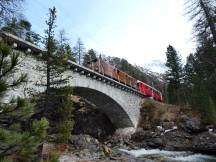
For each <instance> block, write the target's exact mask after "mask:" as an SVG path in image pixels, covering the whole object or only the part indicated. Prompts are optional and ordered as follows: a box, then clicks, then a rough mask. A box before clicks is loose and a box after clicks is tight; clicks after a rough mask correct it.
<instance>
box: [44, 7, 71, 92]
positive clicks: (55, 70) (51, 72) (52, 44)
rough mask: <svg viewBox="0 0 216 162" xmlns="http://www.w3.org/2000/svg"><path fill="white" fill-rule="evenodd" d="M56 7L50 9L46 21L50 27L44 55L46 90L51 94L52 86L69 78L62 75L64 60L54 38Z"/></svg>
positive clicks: (63, 82) (60, 83)
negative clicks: (58, 51)
mask: <svg viewBox="0 0 216 162" xmlns="http://www.w3.org/2000/svg"><path fill="white" fill-rule="evenodd" d="M55 22H56V8H55V7H53V8H52V9H51V8H50V9H49V18H48V20H47V21H46V24H47V26H48V29H47V30H46V31H45V34H46V38H45V42H46V49H47V52H46V54H45V55H44V57H45V60H46V72H45V73H46V84H45V85H46V92H47V94H49V91H50V89H51V88H54V87H57V86H60V85H62V84H65V83H67V81H68V78H66V77H64V76H63V75H62V73H63V71H64V70H65V68H64V67H63V66H62V60H61V58H60V57H59V56H58V54H59V53H57V41H56V40H55V38H54V36H55V35H54V29H55V27H56V25H55Z"/></svg>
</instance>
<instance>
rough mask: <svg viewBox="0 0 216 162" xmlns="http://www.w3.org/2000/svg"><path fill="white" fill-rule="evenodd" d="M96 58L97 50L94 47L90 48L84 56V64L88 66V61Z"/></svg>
mask: <svg viewBox="0 0 216 162" xmlns="http://www.w3.org/2000/svg"><path fill="white" fill-rule="evenodd" d="M96 58H97V56H96V52H95V51H94V50H93V49H90V50H88V52H87V53H86V54H85V55H84V57H83V65H84V66H86V67H87V66H88V62H89V61H91V60H94V59H96Z"/></svg>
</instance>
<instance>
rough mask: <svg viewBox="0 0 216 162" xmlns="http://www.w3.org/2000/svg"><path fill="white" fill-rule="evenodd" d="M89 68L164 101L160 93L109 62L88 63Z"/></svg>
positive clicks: (98, 60) (95, 60) (94, 61)
mask: <svg viewBox="0 0 216 162" xmlns="http://www.w3.org/2000/svg"><path fill="white" fill-rule="evenodd" d="M88 67H89V68H90V69H92V70H94V71H97V72H99V73H101V74H103V75H105V76H107V77H110V78H112V79H114V80H116V81H118V82H121V83H123V84H125V85H127V86H130V87H132V88H134V89H137V90H138V91H139V92H141V93H142V94H144V95H145V96H147V97H151V98H152V99H154V100H157V101H162V93H161V92H160V91H158V90H157V89H155V88H153V87H151V86H150V85H148V84H146V83H144V82H142V81H139V80H137V79H135V78H134V77H132V76H130V75H128V74H127V73H125V72H123V71H121V70H119V69H117V68H116V67H114V66H112V65H110V64H109V63H108V62H106V61H104V60H102V59H100V58H99V59H94V60H92V61H90V62H88Z"/></svg>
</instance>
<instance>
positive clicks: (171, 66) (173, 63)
mask: <svg viewBox="0 0 216 162" xmlns="http://www.w3.org/2000/svg"><path fill="white" fill-rule="evenodd" d="M166 57H167V61H166V67H167V72H166V80H167V82H168V83H167V84H168V85H167V95H168V96H167V97H168V102H169V103H172V104H174V103H180V96H179V90H180V84H181V81H182V63H181V59H180V56H179V55H178V54H177V51H176V50H175V48H174V47H172V46H171V45H169V46H168V47H167V52H166Z"/></svg>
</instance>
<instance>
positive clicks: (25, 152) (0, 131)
mask: <svg viewBox="0 0 216 162" xmlns="http://www.w3.org/2000/svg"><path fill="white" fill-rule="evenodd" d="M18 63H19V54H18V53H15V52H13V51H12V50H11V48H10V47H9V46H8V45H7V44H5V43H3V42H0V71H1V73H0V95H1V101H0V161H1V160H3V159H4V158H6V157H9V156H10V157H12V158H13V160H14V161H29V160H31V159H32V158H33V155H34V153H35V151H36V150H37V148H38V146H39V145H40V144H41V142H43V140H44V138H45V136H46V129H47V127H48V122H47V120H46V119H41V120H39V121H34V122H33V123H29V124H27V121H30V120H29V119H30V117H31V115H32V113H33V110H32V107H33V104H32V103H30V102H29V101H27V100H24V99H20V98H18V99H17V100H15V101H16V102H13V103H7V104H5V103H3V98H4V95H5V93H6V92H7V90H10V89H11V88H13V87H17V86H19V85H21V84H22V83H23V82H25V81H26V78H27V75H26V74H22V75H20V76H18V77H13V74H14V72H15V68H16V66H17V65H18ZM12 78H13V80H12ZM27 125H28V126H27ZM12 155H13V156H12Z"/></svg>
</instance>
